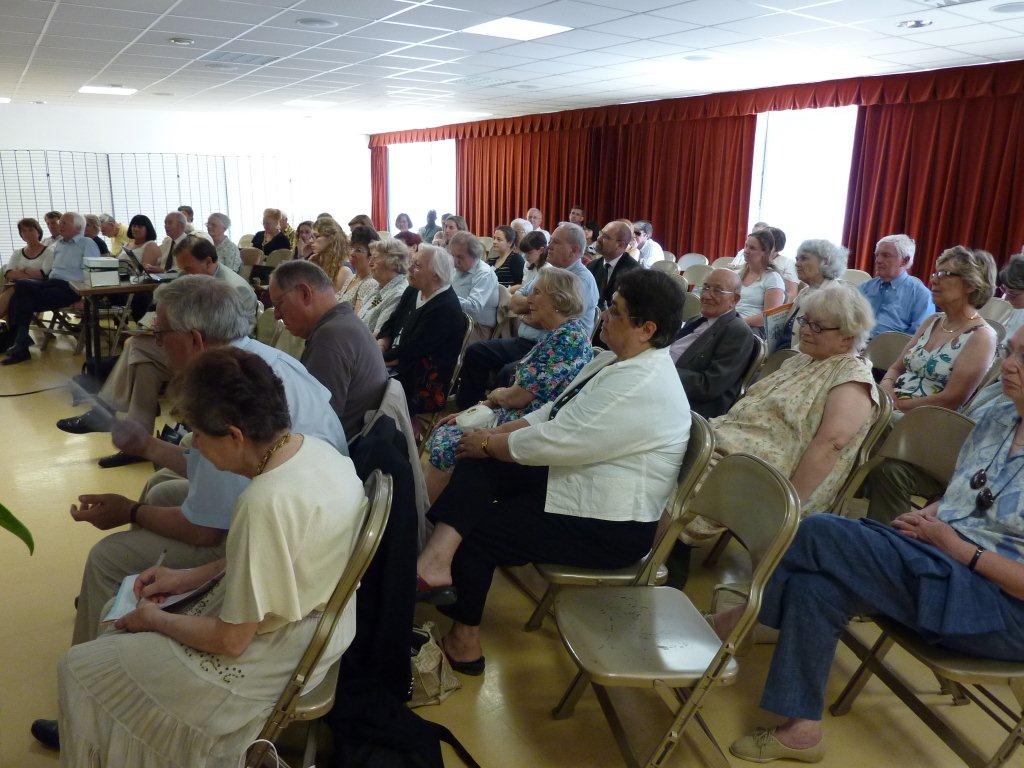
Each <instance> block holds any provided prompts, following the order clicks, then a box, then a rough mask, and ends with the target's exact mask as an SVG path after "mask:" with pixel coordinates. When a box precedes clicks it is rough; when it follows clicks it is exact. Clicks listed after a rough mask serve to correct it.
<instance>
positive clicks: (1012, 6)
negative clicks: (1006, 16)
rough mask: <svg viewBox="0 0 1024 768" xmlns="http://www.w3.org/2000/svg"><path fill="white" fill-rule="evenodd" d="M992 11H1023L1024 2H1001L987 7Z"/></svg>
mask: <svg viewBox="0 0 1024 768" xmlns="http://www.w3.org/2000/svg"><path fill="white" fill-rule="evenodd" d="M989 10H990V11H993V12H994V13H1024V3H1002V4H1001V5H993V6H992V7H991V8H989Z"/></svg>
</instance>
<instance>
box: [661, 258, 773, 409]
mask: <svg viewBox="0 0 1024 768" xmlns="http://www.w3.org/2000/svg"><path fill="white" fill-rule="evenodd" d="M739 298H740V276H739V275H737V274H736V273H735V272H733V271H732V270H731V269H716V270H714V271H712V272H711V274H709V275H708V276H707V278H706V279H705V280H704V287H703V289H702V290H701V293H700V316H699V317H697V318H696V319H694V320H691V321H689V322H688V323H686V324H685V325H683V327H682V328H681V329H680V330H679V332H678V333H677V334H676V336H675V340H674V341H673V343H672V346H671V347H670V348H669V354H670V355H671V356H672V361H673V362H674V363H675V366H676V371H677V372H678V373H679V380H680V381H681V382H682V383H683V389H684V390H686V399H687V400H688V401H689V402H690V407H691V408H692V409H693V410H695V411H696V412H697V413H699V414H700V415H701V416H703V417H704V418H706V419H711V418H714V417H715V416H721V415H722V414H723V413H725V412H726V411H728V410H729V409H730V408H732V406H733V403H735V402H736V400H737V398H738V397H739V396H740V386H741V385H742V383H743V377H744V376H745V375H746V373H747V371H748V370H749V368H750V364H751V361H752V360H753V356H754V352H755V351H756V349H757V347H756V344H757V342H756V341H755V340H754V334H753V332H752V331H751V330H750V326H749V325H747V324H746V323H745V322H743V318H741V317H740V316H739V315H737V314H736V302H737V301H739Z"/></svg>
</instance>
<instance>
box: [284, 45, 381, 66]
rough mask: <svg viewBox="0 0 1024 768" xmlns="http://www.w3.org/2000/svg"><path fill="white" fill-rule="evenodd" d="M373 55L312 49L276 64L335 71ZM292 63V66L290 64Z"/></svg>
mask: <svg viewBox="0 0 1024 768" xmlns="http://www.w3.org/2000/svg"><path fill="white" fill-rule="evenodd" d="M373 55H374V54H372V53H366V52H364V51H336V50H334V49H332V48H324V47H323V46H321V47H319V48H310V49H308V50H305V51H303V52H302V55H300V56H291V57H290V58H288V59H286V60H282V61H280V62H276V63H277V64H279V65H280V66H283V67H284V66H296V67H299V68H307V67H311V66H312V67H313V68H319V69H334V68H335V67H337V66H340V65H342V64H355V63H356V62H357V61H363V60H364V59H366V58H368V57H370V56H373ZM289 62H291V64H289Z"/></svg>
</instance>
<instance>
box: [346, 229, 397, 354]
mask: <svg viewBox="0 0 1024 768" xmlns="http://www.w3.org/2000/svg"><path fill="white" fill-rule="evenodd" d="M408 269H409V249H408V247H406V245H405V243H403V242H402V241H401V240H399V239H398V238H395V237H388V238H385V239H384V240H378V241H375V242H372V243H370V273H371V274H372V275H373V279H374V285H375V286H376V288H375V290H374V291H373V293H371V294H370V295H369V296H367V297H366V300H365V301H364V302H363V305H362V306H361V307H360V308H359V312H358V315H359V319H360V320H362V321H363V322H364V323H366V326H367V327H368V328H369V329H370V333H371V334H373V335H374V336H376V335H377V334H378V333H380V329H381V328H383V327H384V323H386V322H387V321H388V318H389V317H391V313H392V312H394V311H395V307H397V306H398V302H399V301H401V300H402V294H403V293H405V289H406V288H408V287H409V280H408V278H407V277H406V276H405V273H406V272H407V271H408Z"/></svg>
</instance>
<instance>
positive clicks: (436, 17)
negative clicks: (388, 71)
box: [392, 3, 499, 30]
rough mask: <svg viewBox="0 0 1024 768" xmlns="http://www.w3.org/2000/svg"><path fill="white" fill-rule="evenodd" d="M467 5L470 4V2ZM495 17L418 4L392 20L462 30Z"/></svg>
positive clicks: (457, 9)
mask: <svg viewBox="0 0 1024 768" xmlns="http://www.w3.org/2000/svg"><path fill="white" fill-rule="evenodd" d="M467 5H469V6H470V7H471V6H472V4H471V3H469V4H467ZM497 18H499V16H498V15H494V14H490V13H475V12H473V11H471V10H464V9H462V8H447V7H444V6H440V7H434V6H430V5H420V6H412V7H410V9H409V10H407V11H405V12H403V13H401V14H399V15H398V16H395V17H394V18H393V19H392V21H400V22H402V23H403V24H422V25H424V26H427V27H439V28H441V29H453V30H462V29H465V28H466V27H472V26H473V25H475V24H483V23H484V22H486V21H493V20H494V19H497Z"/></svg>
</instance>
